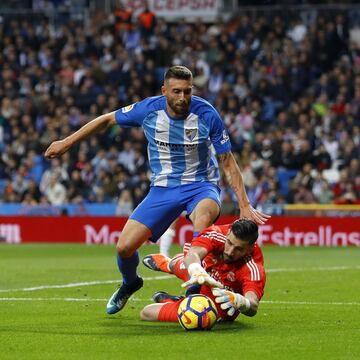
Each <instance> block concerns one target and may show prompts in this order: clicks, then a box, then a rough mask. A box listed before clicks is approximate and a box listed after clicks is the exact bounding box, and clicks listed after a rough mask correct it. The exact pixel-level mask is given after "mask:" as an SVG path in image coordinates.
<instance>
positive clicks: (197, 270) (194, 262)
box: [181, 246, 223, 288]
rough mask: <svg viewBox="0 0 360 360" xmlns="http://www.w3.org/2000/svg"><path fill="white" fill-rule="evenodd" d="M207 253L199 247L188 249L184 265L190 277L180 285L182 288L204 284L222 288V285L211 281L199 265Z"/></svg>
mask: <svg viewBox="0 0 360 360" xmlns="http://www.w3.org/2000/svg"><path fill="white" fill-rule="evenodd" d="M207 253H208V250H207V249H205V248H203V247H200V246H194V247H192V248H190V250H189V252H188V253H187V255H186V256H185V258H184V265H185V267H186V269H187V271H188V273H189V275H190V279H189V280H188V281H186V282H184V283H183V284H182V285H181V286H182V287H187V286H190V285H194V284H198V285H202V284H206V285H208V286H210V287H220V288H222V287H223V285H222V284H221V283H220V282H218V281H216V280H215V279H213V278H212V277H211V276H210V275H209V274H208V273H207V272H206V271H205V269H204V268H203V267H202V265H201V261H202V259H203V258H204V257H205V256H206V255H207Z"/></svg>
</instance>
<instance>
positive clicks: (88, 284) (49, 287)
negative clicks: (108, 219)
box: [0, 275, 174, 293]
mask: <svg viewBox="0 0 360 360" xmlns="http://www.w3.org/2000/svg"><path fill="white" fill-rule="evenodd" d="M171 278H174V276H173V275H161V276H152V277H145V278H143V279H144V280H145V281H151V280H163V279H171ZM120 282H121V279H118V280H99V281H84V282H78V283H72V284H62V285H41V286H34V287H29V288H17V289H0V293H2V292H12V291H36V290H44V289H63V288H72V287H77V286H91V285H101V284H114V283H120Z"/></svg>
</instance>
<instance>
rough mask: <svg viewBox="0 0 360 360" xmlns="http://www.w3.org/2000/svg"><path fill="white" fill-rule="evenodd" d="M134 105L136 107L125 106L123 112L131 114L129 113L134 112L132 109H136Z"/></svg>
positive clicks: (132, 105)
mask: <svg viewBox="0 0 360 360" xmlns="http://www.w3.org/2000/svg"><path fill="white" fill-rule="evenodd" d="M134 105H135V104H131V105H128V106H125V107H123V108H122V109H121V111H122V112H123V113H127V112H129V111H131V110H132V108H133V107H134Z"/></svg>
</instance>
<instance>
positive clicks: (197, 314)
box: [178, 294, 217, 330]
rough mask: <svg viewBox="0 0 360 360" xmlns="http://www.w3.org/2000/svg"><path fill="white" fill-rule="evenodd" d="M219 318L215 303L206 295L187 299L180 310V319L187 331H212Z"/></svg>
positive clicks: (197, 295)
mask: <svg viewBox="0 0 360 360" xmlns="http://www.w3.org/2000/svg"><path fill="white" fill-rule="evenodd" d="M216 318H217V310H216V306H215V304H214V302H213V301H212V300H211V299H210V298H208V297H207V296H205V295H200V294H195V295H190V296H188V297H186V298H185V299H184V300H183V301H182V302H181V303H180V306H179V308H178V319H179V323H180V325H181V326H182V327H183V328H184V329H185V330H210V329H211V328H212V327H213V326H214V324H215V322H216Z"/></svg>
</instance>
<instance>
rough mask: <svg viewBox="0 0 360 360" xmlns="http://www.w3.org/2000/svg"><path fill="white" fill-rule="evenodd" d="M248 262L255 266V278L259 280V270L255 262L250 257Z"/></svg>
mask: <svg viewBox="0 0 360 360" xmlns="http://www.w3.org/2000/svg"><path fill="white" fill-rule="evenodd" d="M250 262H251V263H252V264H253V266H254V268H255V271H256V276H257V280H260V271H259V268H258V266H257V264H256V262H255V261H254V259H251V261H250Z"/></svg>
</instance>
